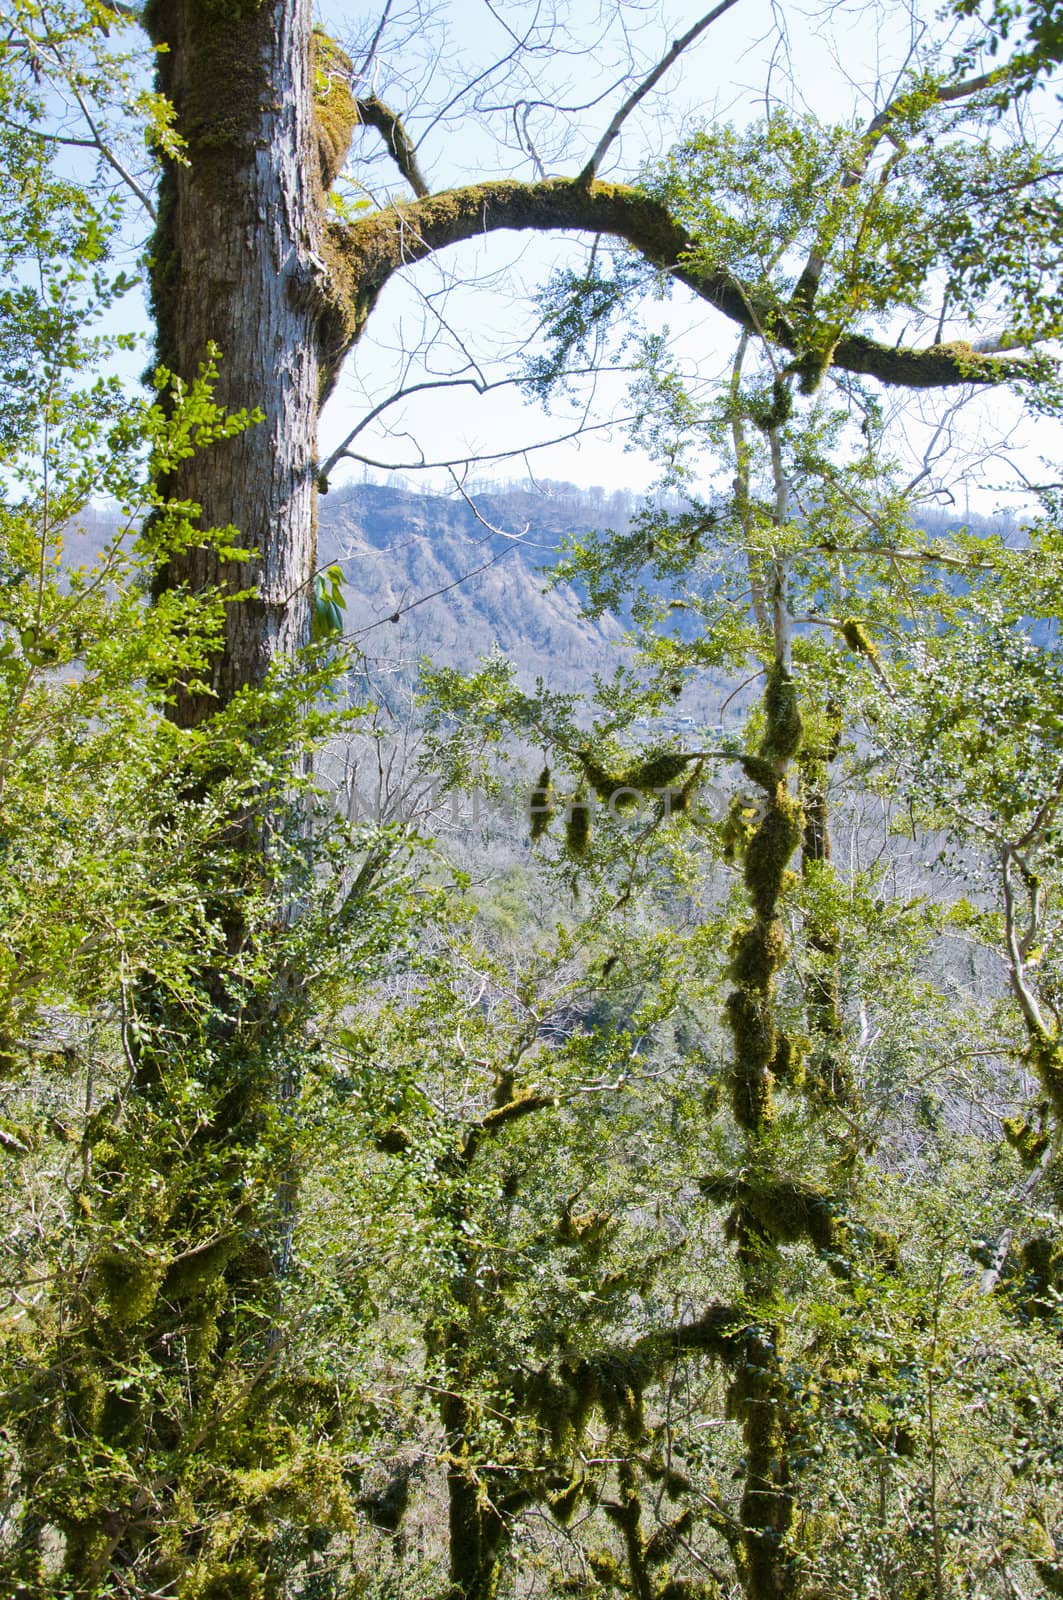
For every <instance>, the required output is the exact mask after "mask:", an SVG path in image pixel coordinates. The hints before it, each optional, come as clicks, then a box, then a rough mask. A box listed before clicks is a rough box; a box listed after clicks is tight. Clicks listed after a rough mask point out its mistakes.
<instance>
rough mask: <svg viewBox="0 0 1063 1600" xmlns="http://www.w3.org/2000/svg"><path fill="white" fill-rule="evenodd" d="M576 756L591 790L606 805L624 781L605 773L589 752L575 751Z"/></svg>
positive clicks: (603, 768)
mask: <svg viewBox="0 0 1063 1600" xmlns="http://www.w3.org/2000/svg"><path fill="white" fill-rule="evenodd" d="M576 755H577V757H578V759H579V764H580V766H581V767H582V768H583V772H584V776H585V777H586V779H587V782H588V783H589V784H590V786H591V789H592V790H593V791H594V793H595V794H596V795H597V796H598V799H599V800H604V801H605V802H606V803H608V801H609V800H610V799H611V798H612V796H613V795H614V794H615V793H616V791H617V789H618V788H620V786H621V784H622V783H623V782H624V780H623V779H622V778H616V777H614V776H613V774H612V773H611V772H608V771H606V769H605V767H603V766H602V765H601V763H600V762H598V761H595V759H594V757H593V756H592V755H591V753H590V751H588V750H577V752H576Z"/></svg>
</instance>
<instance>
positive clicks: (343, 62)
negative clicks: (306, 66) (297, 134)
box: [311, 28, 358, 194]
mask: <svg viewBox="0 0 1063 1600" xmlns="http://www.w3.org/2000/svg"><path fill="white" fill-rule="evenodd" d="M311 66H312V71H313V84H314V135H315V138H316V140H317V153H318V164H319V168H320V176H321V187H322V190H323V191H324V193H325V194H327V193H328V191H329V190H330V189H331V188H332V185H333V184H334V183H335V181H336V179H337V178H338V177H339V175H340V173H341V172H342V170H343V165H344V163H345V161H346V160H347V154H348V151H349V150H350V148H351V137H352V135H353V133H354V130H355V128H356V127H357V126H358V103H357V101H356V99H355V97H354V95H353V93H352V92H351V76H352V73H353V71H354V67H353V63H352V62H351V58H350V56H348V55H347V54H346V52H345V51H343V50H341V49H340V47H339V45H338V44H336V42H335V40H333V39H330V38H329V37H328V35H327V34H325V33H322V32H321V30H320V29H318V28H315V29H314V33H313V37H312V41H311Z"/></svg>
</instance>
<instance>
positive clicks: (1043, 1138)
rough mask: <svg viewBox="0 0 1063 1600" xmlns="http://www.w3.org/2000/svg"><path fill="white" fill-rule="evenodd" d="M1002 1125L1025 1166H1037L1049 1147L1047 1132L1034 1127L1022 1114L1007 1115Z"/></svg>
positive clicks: (1009, 1141)
mask: <svg viewBox="0 0 1063 1600" xmlns="http://www.w3.org/2000/svg"><path fill="white" fill-rule="evenodd" d="M1002 1126H1003V1129H1004V1137H1005V1139H1006V1140H1007V1142H1008V1144H1010V1145H1011V1147H1012V1149H1013V1150H1015V1151H1017V1152H1018V1156H1019V1160H1020V1161H1021V1162H1022V1164H1023V1166H1024V1167H1027V1168H1030V1167H1035V1166H1036V1165H1037V1163H1038V1162H1039V1161H1040V1159H1041V1157H1042V1156H1043V1155H1044V1153H1045V1151H1046V1150H1047V1149H1048V1142H1049V1135H1048V1134H1047V1132H1045V1130H1044V1129H1043V1128H1041V1129H1037V1128H1035V1127H1033V1125H1032V1124H1031V1123H1029V1122H1027V1120H1026V1118H1025V1117H1022V1116H1015V1117H1005V1118H1004V1121H1003V1124H1002Z"/></svg>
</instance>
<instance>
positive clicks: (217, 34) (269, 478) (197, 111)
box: [148, 0, 324, 725]
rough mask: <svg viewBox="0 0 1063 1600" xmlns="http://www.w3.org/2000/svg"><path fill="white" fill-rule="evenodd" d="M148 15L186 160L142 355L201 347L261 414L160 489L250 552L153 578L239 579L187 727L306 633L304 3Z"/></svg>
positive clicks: (311, 476)
mask: <svg viewBox="0 0 1063 1600" xmlns="http://www.w3.org/2000/svg"><path fill="white" fill-rule="evenodd" d="M148 24H149V28H150V31H151V36H152V39H153V42H154V43H155V44H156V45H157V46H162V47H164V48H163V52H162V53H161V54H160V56H159V63H160V86H161V88H162V89H163V91H164V92H165V93H166V94H167V95H168V97H169V98H170V100H171V101H172V103H173V106H174V109H175V113H176V123H177V129H178V132H179V133H180V134H181V136H182V137H183V138H184V139H185V141H186V147H187V148H186V153H187V158H188V159H187V162H186V163H177V162H174V161H170V162H168V163H167V166H166V170H165V174H164V178H163V183H162V189H161V193H160V201H159V222H158V228H157V231H156V236H155V244H154V252H153V258H152V270H151V287H152V299H153V305H154V311H155V316H156V320H157V327H158V352H159V358H160V360H161V362H162V363H163V365H165V366H166V367H168V368H169V369H171V370H172V371H173V372H174V373H176V374H177V375H178V376H179V377H181V378H183V379H185V380H186V381H187V380H188V379H190V378H192V377H193V376H194V375H195V373H196V372H197V370H198V368H199V366H200V364H201V363H202V362H203V361H204V359H205V358H206V356H207V353H208V349H209V348H210V346H211V345H212V344H213V345H216V346H217V347H218V349H219V350H220V352H221V357H220V375H219V379H218V384H217V389H216V398H217V399H218V400H219V402H220V403H221V404H222V405H224V406H225V407H227V408H229V409H233V410H235V409H240V408H242V407H247V408H257V410H258V411H259V412H261V414H262V418H263V420H262V421H261V422H258V423H255V424H253V425H252V426H250V427H249V428H247V430H246V431H245V432H243V433H241V434H240V435H239V436H238V437H237V438H235V439H231V440H227V441H223V442H220V443H217V444H213V445H210V446H209V447H207V448H205V449H202V450H198V451H197V452H196V453H195V454H194V455H192V456H191V457H190V458H189V459H188V460H187V461H185V462H182V463H181V465H180V467H179V468H178V469H177V471H176V472H175V474H174V478H173V481H172V482H171V483H170V484H169V485H168V488H169V489H170V491H171V492H172V493H174V494H176V495H177V496H179V497H180V498H181V499H185V500H191V501H193V502H195V503H196V504H197V505H198V506H200V507H201V511H202V526H203V527H204V528H213V527H230V526H231V527H233V528H235V529H236V530H238V533H239V535H240V538H239V540H238V541H236V542H237V543H239V544H240V546H241V548H246V549H248V550H249V551H251V552H252V554H251V555H250V556H249V558H248V560H247V561H246V562H241V563H239V564H230V565H229V566H228V567H226V568H224V569H222V568H221V565H220V563H219V561H218V557H217V555H216V553H215V552H214V551H213V550H212V549H209V548H206V547H200V548H195V549H192V550H189V551H188V552H186V553H184V554H182V555H181V556H180V557H179V558H175V559H173V560H172V561H171V562H170V563H169V567H168V570H167V571H166V573H165V574H164V575H163V580H162V581H163V582H164V583H165V584H167V585H178V584H180V585H187V586H188V587H189V588H191V589H195V590H198V589H201V588H203V587H206V586H211V585H214V584H218V583H221V584H223V585H224V586H225V587H226V588H227V589H228V590H230V591H233V590H236V591H239V590H245V589H248V588H252V587H253V588H254V591H255V592H254V595H253V596H252V597H251V598H248V599H245V600H241V601H239V602H237V603H235V604H233V605H231V606H230V607H229V610H228V622H227V631H226V640H225V648H224V650H223V651H222V652H221V653H220V654H219V656H218V658H217V660H216V662H215V668H214V681H213V685H212V687H213V691H214V696H215V698H213V699H212V698H211V696H210V695H206V694H198V695H196V694H189V693H185V692H182V693H181V694H180V695H179V697H178V704H177V708H176V713H175V715H176V717H177V720H178V721H179V722H181V723H182V724H184V725H190V724H194V723H196V722H199V721H200V720H201V719H202V718H203V717H204V716H206V715H208V714H209V713H210V711H211V710H212V709H216V708H217V707H218V706H220V705H225V704H226V703H227V702H228V701H229V700H230V699H231V698H232V696H233V695H234V694H235V693H236V691H237V690H238V689H240V688H241V687H243V686H244V685H248V684H250V685H258V684H261V683H262V681H263V679H264V677H265V675H266V673H267V671H268V669H269V667H270V664H271V662H273V661H274V660H276V659H277V658H278V657H280V656H284V655H288V654H290V653H291V652H292V651H293V650H294V649H296V648H297V647H298V646H299V645H301V644H303V643H304V642H305V640H306V637H307V631H308V614H309V607H308V591H309V585H310V582H311V579H312V575H313V570H314V562H315V559H316V516H315V496H316V472H317V466H316V440H317V415H318V408H319V405H320V398H321V389H322V380H321V337H320V326H321V322H322V316H323V310H324V305H323V300H322V296H321V293H320V289H319V287H318V284H319V280H320V278H321V275H322V268H321V266H320V251H319V249H315V245H319V244H320V240H319V232H320V226H321V223H320V215H321V207H320V204H319V200H320V195H321V181H320V178H319V175H318V160H317V149H316V138H315V130H314V104H313V92H312V84H311V26H310V0H233V3H229V4H223V3H222V0H156V3H155V4H153V5H152V7H151V8H150V12H149V17H148Z"/></svg>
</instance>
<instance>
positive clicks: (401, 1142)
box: [373, 1122, 413, 1156]
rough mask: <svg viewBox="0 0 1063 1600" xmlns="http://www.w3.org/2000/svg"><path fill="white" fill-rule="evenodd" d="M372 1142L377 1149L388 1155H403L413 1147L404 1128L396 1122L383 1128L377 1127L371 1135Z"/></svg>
mask: <svg viewBox="0 0 1063 1600" xmlns="http://www.w3.org/2000/svg"><path fill="white" fill-rule="evenodd" d="M373 1143H374V1144H375V1145H376V1147H377V1149H378V1150H380V1151H383V1153H384V1154H385V1155H389V1156H401V1155H405V1153H406V1151H407V1150H412V1149H413V1140H412V1139H411V1137H410V1135H409V1134H408V1133H407V1131H406V1129H405V1128H403V1127H401V1126H400V1125H399V1124H398V1123H397V1122H393V1123H391V1124H390V1125H389V1126H388V1127H385V1128H378V1129H377V1131H376V1133H375V1134H374V1135H373Z"/></svg>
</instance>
